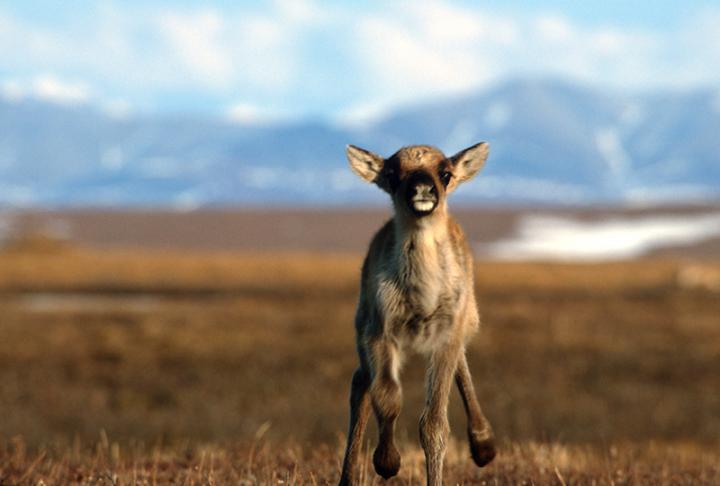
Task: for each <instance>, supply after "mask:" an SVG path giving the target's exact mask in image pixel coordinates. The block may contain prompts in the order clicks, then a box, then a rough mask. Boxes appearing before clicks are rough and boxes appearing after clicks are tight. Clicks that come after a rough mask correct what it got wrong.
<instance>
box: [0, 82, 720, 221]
mask: <svg viewBox="0 0 720 486" xmlns="http://www.w3.org/2000/svg"><path fill="white" fill-rule="evenodd" d="M718 134H720V91H713V90H710V89H697V90H693V91H683V92H666V93H651V94H631V93H618V92H611V91H604V90H601V89H598V88H593V87H586V86H579V85H575V84H571V83H567V82H559V81H554V80H514V81H507V82H504V83H501V84H499V85H496V86H494V87H492V88H490V89H487V90H484V91H481V92H477V93H473V94H468V95H465V96H458V97H454V98H448V99H444V100H436V101H434V102H432V103H429V104H419V105H416V106H410V107H406V108H403V109H400V110H397V111H396V112H394V113H391V114H389V115H388V116H387V117H385V118H383V119H381V120H378V121H376V122H374V123H370V124H367V125H365V126H363V127H362V128H351V127H347V126H339V125H336V124H333V123H330V122H327V123H326V122H322V121H297V122H285V123H277V124H273V125H268V124H263V125H257V126H255V125H247V124H244V125H241V124H236V123H231V122H228V121H225V120H221V119H208V118H207V117H192V116H185V117H179V118H169V117H159V116H158V117H135V118H133V117H130V118H117V117H113V116H111V115H108V114H105V113H103V112H102V111H100V110H96V109H94V108H93V107H91V106H88V105H84V106H75V107H73V106H66V105H54V104H50V103H47V102H40V101H36V100H23V101H10V100H3V99H1V98H0V206H21V207H22V206H31V207H32V206H35V207H47V206H56V207H62V206H87V205H91V206H168V207H175V208H194V207H200V206H213V205H253V206H264V205H280V206H282V205H288V204H289V205H295V204H299V205H312V206H323V205H333V206H337V205H345V204H351V203H352V204H356V203H381V202H382V201H384V198H383V196H382V194H380V193H379V191H376V190H374V189H373V188H371V187H369V186H367V185H364V184H362V183H361V182H359V181H356V180H355V178H354V177H353V175H352V174H351V173H350V171H349V170H348V169H347V166H346V162H345V158H344V147H345V145H346V144H347V143H354V144H357V145H362V146H366V147H367V148H369V149H372V150H374V151H377V152H379V153H382V154H388V155H389V154H390V152H392V151H394V150H396V149H397V148H399V147H400V146H402V145H407V144H413V143H429V144H434V145H437V146H438V147H440V148H441V149H443V150H444V151H445V152H446V153H451V152H454V151H455V150H458V149H460V148H462V147H464V146H466V145H470V144H472V143H475V142H476V141H479V140H488V141H490V143H491V146H492V155H491V157H490V159H489V162H488V165H487V167H486V170H485V172H484V173H483V174H482V175H481V176H480V177H478V178H477V179H476V180H475V181H473V182H472V183H471V184H469V185H467V186H466V187H464V188H462V189H461V190H460V191H459V192H458V194H457V196H456V200H458V201H462V202H465V203H472V202H479V201H485V202H487V201H491V202H497V203H509V202H510V203H513V202H515V203H517V202H521V203H527V202H542V203H551V204H555V203H560V204H591V203H603V204H607V203H614V204H617V203H619V204H622V203H628V202H629V203H637V202H640V203H648V202H680V201H694V200H708V199H710V200H711V199H718V198H720V136H718Z"/></svg>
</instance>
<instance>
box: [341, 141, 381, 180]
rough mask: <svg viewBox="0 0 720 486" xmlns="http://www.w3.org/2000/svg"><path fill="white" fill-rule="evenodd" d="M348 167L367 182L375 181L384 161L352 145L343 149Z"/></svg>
mask: <svg viewBox="0 0 720 486" xmlns="http://www.w3.org/2000/svg"><path fill="white" fill-rule="evenodd" d="M345 152H346V153H347V158H348V161H349V162H350V168H351V169H352V170H353V172H355V173H356V174H357V175H359V176H360V177H362V178H363V179H365V180H366V181H368V182H377V180H378V177H379V176H380V171H381V170H382V168H383V164H384V163H385V161H384V160H383V158H382V157H380V156H379V155H377V154H374V153H372V152H369V151H367V150H363V149H361V148H359V147H356V146H354V145H348V146H347V148H346V149H345Z"/></svg>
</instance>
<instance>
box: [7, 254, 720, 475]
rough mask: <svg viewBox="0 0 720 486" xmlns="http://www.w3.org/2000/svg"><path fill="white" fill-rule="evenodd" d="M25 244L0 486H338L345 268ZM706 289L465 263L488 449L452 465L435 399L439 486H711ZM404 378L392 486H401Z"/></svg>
mask: <svg viewBox="0 0 720 486" xmlns="http://www.w3.org/2000/svg"><path fill="white" fill-rule="evenodd" d="M36 243H38V244H34V245H30V246H31V247H29V246H26V247H22V248H17V247H16V248H13V249H10V250H6V251H4V252H0V343H2V345H0V384H1V385H2V386H0V417H2V418H1V419H0V484H15V483H28V484H30V483H32V484H39V483H38V481H40V480H43V481H45V484H61V483H67V482H72V481H77V482H84V483H86V484H104V483H108V484H141V483H142V481H145V480H146V481H147V482H148V483H153V482H154V480H156V481H157V482H168V481H169V480H170V479H172V480H173V481H174V482H176V483H184V482H189V483H191V482H194V483H208V484H238V483H241V480H242V481H246V484H279V481H280V480H282V481H284V482H286V483H287V482H289V483H293V484H313V483H318V484H326V483H333V482H334V481H335V480H336V479H337V474H338V465H339V461H340V454H341V447H340V443H341V442H342V439H343V435H344V429H345V426H346V425H345V423H346V420H347V410H346V408H347V405H346V401H347V399H346V395H347V390H348V380H349V376H350V373H351V370H352V369H353V367H354V366H355V362H356V361H355V356H354V348H353V335H352V334H353V332H352V316H353V311H354V305H355V298H356V292H357V290H356V289H357V277H358V269H359V265H360V257H359V256H358V255H356V254H317V253H298V252H295V253H268V252H263V253H243V254H237V253H198V252H187V251H186V252H178V251H169V250H164V251H149V250H145V251H139V250H133V251H125V250H112V251H109V250H102V251H101V250H92V249H82V248H79V247H73V246H63V245H57V244H56V243H53V242H46V243H47V244H45V245H43V244H42V242H36ZM698 275H700V277H702V276H705V277H706V278H700V277H698ZM719 276H720V264H716V263H712V262H707V261H706V262H704V263H701V264H694V263H691V262H679V261H675V260H645V261H641V262H623V263H606V264H597V265H570V264H544V263H533V264H530V263H512V264H511V263H493V262H480V263H479V264H478V266H477V291H478V295H479V305H480V307H481V310H482V315H483V321H484V327H483V329H482V330H481V332H480V334H479V335H478V336H477V338H476V339H475V340H474V341H473V342H472V345H471V346H470V349H469V354H470V364H471V368H472V370H473V373H474V377H475V382H476V385H477V388H478V391H479V395H480V399H481V403H482V404H483V405H484V408H485V411H486V413H487V415H488V416H489V418H490V420H491V421H492V423H493V424H494V426H495V428H496V430H497V433H498V435H499V437H500V439H501V443H502V446H501V451H500V456H499V458H498V460H497V461H496V462H495V463H494V464H493V465H491V466H490V467H488V468H486V469H484V470H482V471H481V470H478V469H476V468H474V467H473V466H472V464H471V462H470V461H469V460H468V457H467V456H468V454H467V452H466V450H465V447H466V445H465V443H464V441H463V440H462V430H463V427H464V425H463V423H464V422H463V419H462V413H461V408H460V407H459V404H458V402H459V400H458V399H457V396H454V397H453V401H454V403H453V405H452V408H451V424H452V425H453V429H454V431H455V434H456V435H455V437H456V438H457V443H456V444H454V445H453V450H452V452H451V454H450V456H449V459H448V464H449V479H448V484H454V483H463V484H481V483H482V482H483V481H485V482H487V483H488V484H496V483H498V484H521V483H522V482H523V481H525V482H526V483H528V484H530V483H534V484H562V483H563V482H565V483H566V484H570V483H588V484H589V483H591V482H592V481H597V482H598V483H599V484H630V483H632V484H646V483H655V484H696V483H706V484H713V483H717V482H718V481H720V470H719V467H718V464H720V442H719V441H718V438H719V437H720V414H719V413H718V411H719V410H720V394H718V393H717V390H719V389H720V318H719V317H718V316H720V294H718V290H720V289H718V288H717V287H715V286H714V285H715V284H714V283H713V282H715V283H717V282H718V281H720V277H719ZM423 373H424V367H423V362H422V360H419V359H415V360H411V361H410V362H409V363H408V364H407V366H406V368H405V372H404V376H403V380H404V396H405V406H404V411H403V416H402V419H403V420H402V424H401V432H400V437H401V438H402V442H403V443H404V444H406V445H405V454H404V461H405V462H404V464H405V465H404V467H403V470H402V472H401V478H400V479H399V480H396V481H395V482H394V484H416V483H417V482H418V478H419V477H420V476H421V472H422V455H421V454H420V452H419V451H418V449H417V447H416V443H417V441H416V435H417V433H416V430H417V425H416V423H417V418H418V416H419V413H420V410H421V406H422V378H423ZM369 437H370V438H374V430H373V429H372V428H371V429H370V431H369ZM367 477H368V478H369V479H373V480H374V477H375V476H374V475H372V474H370V472H368V476H367ZM153 478H154V480H153Z"/></svg>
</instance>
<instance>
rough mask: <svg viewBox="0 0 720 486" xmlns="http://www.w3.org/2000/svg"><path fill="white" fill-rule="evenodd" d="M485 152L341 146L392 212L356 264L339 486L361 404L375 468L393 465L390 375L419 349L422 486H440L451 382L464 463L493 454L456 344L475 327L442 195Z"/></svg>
mask: <svg viewBox="0 0 720 486" xmlns="http://www.w3.org/2000/svg"><path fill="white" fill-rule="evenodd" d="M487 153H488V148H487V144H485V143H481V144H478V145H475V146H473V147H470V148H468V149H466V150H464V151H462V152H460V153H458V154H457V155H455V156H453V157H451V158H446V157H445V156H444V155H443V154H442V152H440V151H439V150H437V149H435V148H433V147H429V146H424V145H422V146H412V147H405V148H403V149H401V150H399V151H398V152H397V153H395V154H394V155H393V156H391V157H390V158H388V159H382V158H381V157H379V156H377V155H375V154H373V153H371V152H367V151H365V150H362V149H359V148H357V147H352V146H349V147H348V159H349V161H350V165H351V168H352V169H353V170H354V171H355V172H356V173H357V174H358V175H360V176H361V177H362V178H364V179H365V180H367V181H369V182H373V183H375V184H377V185H378V186H379V187H380V188H381V189H383V190H385V191H386V192H388V193H389V194H390V195H391V197H392V200H393V205H394V208H395V215H394V217H393V219H391V220H390V221H388V222H387V223H386V224H385V225H384V226H383V227H382V229H380V231H379V232H378V233H377V234H376V235H375V237H374V238H373V240H372V242H371V243H370V249H369V251H368V254H367V257H366V258H365V262H364V264H363V269H362V280H361V288H360V298H359V302H358V307H357V314H356V318H355V327H356V336H357V350H358V355H359V359H360V364H359V366H358V368H357V370H356V371H355V373H354V375H353V380H352V388H351V393H350V429H349V432H348V442H347V449H346V453H345V460H344V463H343V470H342V476H341V479H340V484H341V485H343V484H353V481H354V479H355V469H356V468H355V466H356V463H357V456H358V452H359V450H360V445H361V442H362V436H363V432H364V429H365V425H366V423H367V418H368V414H369V412H370V408H371V407H372V409H373V410H374V412H375V415H376V418H377V421H378V426H379V441H378V446H377V448H376V449H375V452H374V454H373V464H374V466H375V470H376V472H377V473H378V474H380V475H381V476H383V477H384V478H389V477H392V476H394V475H396V474H397V473H398V471H399V469H400V454H399V453H398V450H397V447H396V446H395V441H394V429H395V421H396V419H397V417H398V415H399V413H400V408H401V403H402V391H401V386H400V377H399V373H400V369H401V367H402V362H403V358H404V353H405V352H407V351H415V352H419V353H422V354H423V355H426V356H427V357H428V362H429V365H428V373H427V390H426V404H425V410H424V411H423V414H422V418H421V420H420V441H421V444H422V446H423V449H424V451H425V457H426V467H427V484H428V485H440V484H442V465H443V458H444V455H445V447H446V442H447V437H448V433H449V425H448V420H447V405H448V398H449V394H450V388H451V386H452V381H453V379H454V380H455V382H456V384H457V386H458V389H459V391H460V394H461V397H462V400H463V404H464V407H465V410H466V412H467V416H468V438H469V440H470V450H471V454H472V457H473V459H474V460H475V462H476V463H477V465H478V466H481V467H482V466H484V465H485V464H487V463H489V462H490V461H491V460H492V459H493V457H494V456H495V448H494V445H493V433H492V429H491V427H490V424H489V423H488V421H487V419H486V418H485V417H484V415H483V414H482V411H481V409H480V406H479V404H478V402H477V398H476V396H475V391H474V389H473V384H472V378H471V376H470V372H469V369H468V366H467V361H466V359H465V343H466V342H467V340H468V339H469V338H470V336H472V334H473V333H474V332H475V331H476V330H477V328H478V323H479V317H478V312H477V307H476V302H475V295H474V290H473V289H474V286H473V263H472V254H471V251H470V248H469V245H468V243H467V241H466V239H465V236H464V234H463V232H462V229H461V228H460V226H459V225H458V224H457V223H456V222H455V220H454V219H453V218H452V216H450V215H449V214H448V211H447V204H446V201H447V195H448V194H449V193H450V192H452V191H453V190H454V189H455V188H456V187H457V185H458V184H459V183H460V182H463V181H465V180H468V179H470V178H471V177H473V176H474V175H475V173H476V172H477V171H478V170H479V169H480V168H481V167H482V165H483V163H484V161H485V158H486V157H487ZM448 174H449V176H448ZM443 177H445V183H444V182H443ZM431 205H432V209H429V208H430V206H431Z"/></svg>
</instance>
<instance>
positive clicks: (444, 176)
mask: <svg viewBox="0 0 720 486" xmlns="http://www.w3.org/2000/svg"><path fill="white" fill-rule="evenodd" d="M450 179H452V173H450V172H448V171H443V172H441V173H440V182H442V183H443V186H445V187H447V185H448V184H450Z"/></svg>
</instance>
